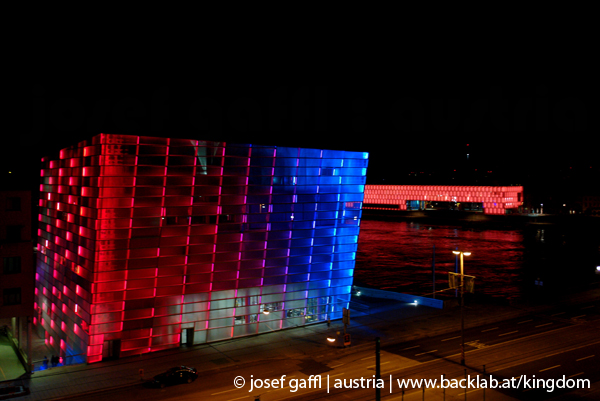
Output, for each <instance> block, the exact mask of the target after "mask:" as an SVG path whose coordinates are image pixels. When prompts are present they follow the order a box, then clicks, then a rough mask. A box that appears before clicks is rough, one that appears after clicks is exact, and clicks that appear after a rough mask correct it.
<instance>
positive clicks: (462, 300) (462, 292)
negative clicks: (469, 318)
mask: <svg viewBox="0 0 600 401" xmlns="http://www.w3.org/2000/svg"><path fill="white" fill-rule="evenodd" d="M452 253H453V254H455V255H460V337H461V345H460V364H461V365H463V366H464V364H465V312H464V310H465V267H464V260H463V256H470V255H471V252H461V251H452Z"/></svg>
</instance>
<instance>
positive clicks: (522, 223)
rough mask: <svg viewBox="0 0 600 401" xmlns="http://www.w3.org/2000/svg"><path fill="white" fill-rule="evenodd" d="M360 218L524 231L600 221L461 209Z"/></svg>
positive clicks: (367, 212)
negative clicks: (527, 228)
mask: <svg viewBox="0 0 600 401" xmlns="http://www.w3.org/2000/svg"><path fill="white" fill-rule="evenodd" d="M362 218H363V219H367V220H383V221H418V222H422V223H428V224H443V225H456V226H461V227H465V226H466V227H469V226H477V227H481V228H488V227H489V228H523V227H527V226H545V225H557V226H565V227H568V226H572V227H578V228H579V227H581V228H586V227H589V228H599V227H600V218H599V217H595V216H587V215H582V214H574V215H573V214H571V215H569V214H565V215H559V214H536V215H530V214H506V215H488V214H483V213H481V212H468V211H461V210H414V211H404V210H398V211H396V210H377V209H363V214H362Z"/></svg>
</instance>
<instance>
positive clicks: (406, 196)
mask: <svg viewBox="0 0 600 401" xmlns="http://www.w3.org/2000/svg"><path fill="white" fill-rule="evenodd" d="M411 202H413V204H414V203H415V202H418V204H419V205H421V206H422V205H425V204H429V203H434V202H455V203H461V202H465V203H479V204H482V207H483V211H484V213H485V214H506V210H507V209H516V208H518V207H519V206H522V205H523V187H519V186H511V187H485V186H450V185H440V186H437V185H366V186H365V200H364V203H365V207H364V208H365V209H383V210H386V209H387V210H407V209H409V208H410V204H411ZM417 208H419V206H417Z"/></svg>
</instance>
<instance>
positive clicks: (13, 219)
mask: <svg viewBox="0 0 600 401" xmlns="http://www.w3.org/2000/svg"><path fill="white" fill-rule="evenodd" d="M33 246H34V243H33V241H32V235H31V191H28V190H2V191H0V295H1V298H0V326H7V327H8V329H9V331H10V335H11V339H12V340H13V341H14V343H15V346H16V347H17V348H19V349H20V350H21V351H22V352H23V354H22V355H21V357H22V358H23V357H24V356H25V355H26V353H27V352H28V350H30V349H31V343H30V341H29V339H30V335H31V332H30V330H31V320H32V318H33V301H34V299H33V291H34V280H33V276H34V248H33ZM29 357H30V354H29Z"/></svg>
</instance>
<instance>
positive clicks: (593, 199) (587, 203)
mask: <svg viewBox="0 0 600 401" xmlns="http://www.w3.org/2000/svg"><path fill="white" fill-rule="evenodd" d="M581 209H582V212H583V213H585V214H589V215H591V216H600V196H598V195H586V196H584V197H583V199H582V202H581Z"/></svg>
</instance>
